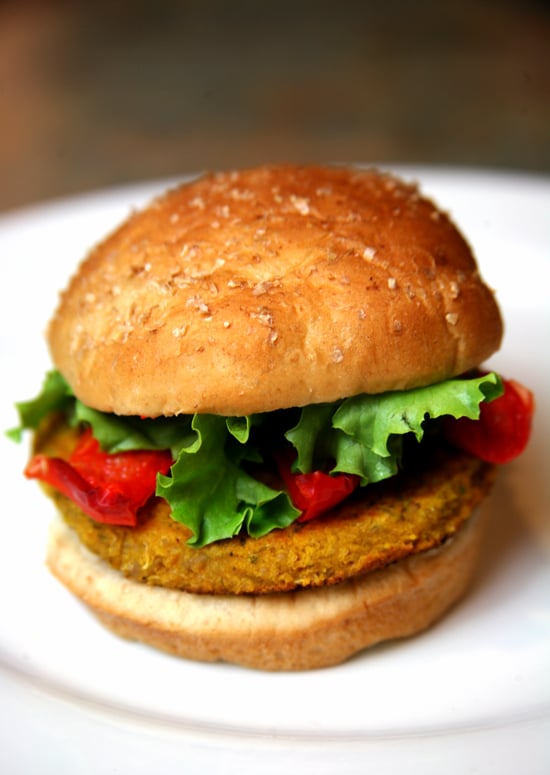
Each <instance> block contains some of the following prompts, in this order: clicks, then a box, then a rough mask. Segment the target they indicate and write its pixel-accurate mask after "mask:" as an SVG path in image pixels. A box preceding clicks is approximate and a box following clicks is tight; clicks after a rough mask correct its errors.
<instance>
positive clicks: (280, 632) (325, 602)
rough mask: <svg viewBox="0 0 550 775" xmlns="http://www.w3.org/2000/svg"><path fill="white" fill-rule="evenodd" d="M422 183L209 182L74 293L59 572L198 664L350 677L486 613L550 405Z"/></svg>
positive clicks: (349, 179) (39, 423)
mask: <svg viewBox="0 0 550 775" xmlns="http://www.w3.org/2000/svg"><path fill="white" fill-rule="evenodd" d="M501 338H502V320H501V316H500V313H499V309H498V306H497V303H496V301H495V298H494V295H493V292H492V291H491V290H490V289H489V288H488V287H487V286H486V285H485V284H484V282H483V280H482V278H481V277H480V274H479V271H478V267H477V265H476V261H475V259H474V257H473V255H472V252H471V249H470V247H469V246H468V244H467V242H466V241H465V239H464V237H463V236H462V235H461V234H460V232H459V231H458V229H457V227H456V226H455V225H454V224H453V223H452V221H451V220H450V218H449V217H448V216H447V215H446V214H445V213H444V212H442V211H441V210H440V209H439V208H438V207H437V206H436V205H435V204H434V203H433V202H432V201H430V200H429V199H427V198H426V197H425V196H424V195H422V194H421V193H420V191H419V189H418V188H417V186H415V185H412V184H408V183H405V182H403V181H402V180H399V179H397V178H396V177H394V176H392V175H390V174H387V173H382V172H379V171H376V170H365V169H355V168H340V167H332V166H327V167H323V166H293V165H269V166H262V167H259V168H255V169H247V170H243V171H236V172H220V173H217V174H208V175H204V176H202V177H200V178H198V179H193V180H191V181H187V182H185V183H183V184H182V185H180V186H178V187H176V188H174V189H172V190H169V191H168V192H166V193H164V194H163V195H161V196H159V197H158V198H156V199H155V200H154V201H153V202H151V203H150V204H149V205H148V206H147V207H145V208H144V209H142V210H140V211H137V212H134V213H132V214H131V215H130V216H129V217H128V218H127V220H126V221H125V222H124V223H123V224H122V225H121V226H120V227H119V228H118V229H116V230H115V231H114V232H113V233H111V234H110V235H109V236H107V237H106V238H105V239H104V240H103V241H101V242H100V243H99V244H98V245H97V246H95V247H94V248H93V249H92V250H91V252H90V253H89V254H88V256H87V257H86V258H85V259H84V260H83V262H82V263H81V264H80V266H79V267H78V269H77V270H76V273H75V274H74V276H73V277H72V279H71V280H70V282H69V284H68V286H67V288H66V290H65V291H64V292H63V293H62V294H61V297H60V300H59V305H58V308H57V310H56V312H55V314H54V316H53V319H52V320H51V322H50V325H49V328H48V332H47V339H48V344H49V348H50V352H51V357H52V361H53V368H52V370H51V371H50V372H49V373H48V374H47V375H46V378H45V380H44V384H43V387H42V390H41V392H40V393H39V395H38V396H37V397H36V398H34V399H32V400H30V401H26V402H22V403H19V404H18V405H17V408H18V410H19V415H20V425H19V427H18V428H17V429H15V431H14V432H13V434H12V435H13V436H15V437H17V438H20V437H21V435H22V432H23V431H24V430H26V429H30V430H31V431H32V433H33V453H32V456H31V459H30V461H29V463H28V465H27V467H26V471H25V473H26V475H27V476H28V477H29V478H31V479H38V480H39V481H40V482H41V483H42V485H43V486H44V488H45V490H46V491H47V493H48V494H49V495H50V496H51V497H52V498H53V500H54V502H55V504H56V506H57V510H58V512H59V515H60V518H59V519H56V521H55V522H54V524H53V526H52V530H51V536H50V541H49V547H48V553H47V564H48V566H49V568H50V569H51V571H52V572H53V574H54V575H55V576H56V577H57V578H58V579H59V580H60V581H61V582H62V583H63V584H64V585H66V586H67V587H68V588H69V590H71V592H72V593H74V594H75V595H76V596H77V597H78V598H80V599H81V600H82V601H83V602H84V603H85V605H86V606H88V607H89V609H91V611H93V613H94V614H96V616H97V617H98V618H99V619H100V621H101V622H103V623H104V624H105V625H106V626H107V627H108V628H110V629H111V630H113V631H114V632H115V633H117V634H119V635H121V636H123V637H125V638H129V639H134V640H137V641H141V642H143V643H145V644H148V645H150V646H153V647H156V648H158V649H161V650H164V651H167V652H169V653H172V654H174V655H178V656H180V657H184V658H187V659H192V660H201V661H225V662H229V663H234V664H238V665H242V666H246V667H251V668H257V669H263V670H306V669H312V668H320V667H327V666H330V665H335V664H338V663H341V662H343V661H344V660H347V659H348V658H350V657H351V656H352V655H354V654H356V653H358V652H359V651H362V650H363V649H365V648H367V647H369V646H371V645H373V644H375V643H379V642H381V641H385V640H388V639H394V638H404V637H407V636H410V635H413V634H414V633H418V632H420V631H421V630H424V629H425V628H427V627H429V626H430V625H432V624H433V623H434V622H436V621H437V620H438V619H440V618H441V617H442V616H443V614H444V613H445V612H446V611H447V610H448V609H449V608H450V607H451V606H452V605H453V604H454V603H456V602H457V601H458V600H459V599H460V598H461V597H462V596H463V594H464V593H465V591H466V590H467V588H468V586H469V584H470V581H471V579H472V577H473V575H474V572H475V568H476V565H477V564H478V561H479V558H480V555H481V556H482V550H480V546H481V541H482V536H483V528H484V524H485V520H484V518H483V516H482V512H483V510H482V509H480V506H481V504H482V502H484V501H485V499H486V497H487V495H488V494H489V492H490V490H491V487H492V485H493V483H494V480H495V476H496V472H497V469H498V468H499V466H500V464H502V463H505V462H507V461H508V460H510V459H512V458H513V457H515V456H516V455H518V454H520V452H521V451H522V450H523V448H524V447H525V445H526V443H527V440H528V438H529V429H530V423H531V415H532V412H533V397H532V395H531V393H530V392H529V391H528V390H527V389H526V388H524V387H523V386H522V385H520V384H519V383H517V382H514V381H513V380H507V379H504V378H503V377H502V376H501V375H498V374H496V373H494V372H491V371H486V370H484V369H483V366H482V364H483V363H484V361H485V360H486V359H488V358H489V356H491V355H492V354H493V353H494V352H495V351H496V350H497V349H498V348H499V346H500V343H501Z"/></svg>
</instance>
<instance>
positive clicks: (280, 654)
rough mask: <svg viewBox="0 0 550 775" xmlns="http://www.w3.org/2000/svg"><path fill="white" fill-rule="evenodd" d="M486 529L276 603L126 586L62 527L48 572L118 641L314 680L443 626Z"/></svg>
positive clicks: (56, 527)
mask: <svg viewBox="0 0 550 775" xmlns="http://www.w3.org/2000/svg"><path fill="white" fill-rule="evenodd" d="M483 525H484V520H483V519H482V518H481V515H480V514H478V515H476V516H475V517H472V518H471V519H470V520H469V521H468V522H467V523H466V525H465V527H463V528H462V529H461V530H460V531H459V532H458V533H457V534H456V535H455V536H454V537H453V538H452V539H450V540H449V541H448V542H446V543H445V544H443V545H442V546H441V547H440V548H438V549H435V550H431V551H429V552H426V553H424V554H419V555H415V556H413V557H410V558H407V559H406V560H402V561H400V562H398V563H395V564H393V565H390V566H388V567H387V568H384V569H383V570H378V571H373V572H371V573H367V574H366V575H363V576H358V577H356V578H354V579H352V580H350V581H346V582H343V583H341V584H337V585H335V586H331V587H323V588H320V589H310V590H301V591H298V592H283V593H278V594H272V595H261V596H231V595H225V596H223V595H197V594H192V593H188V592H181V591H176V590H169V589H165V588H162V587H150V586H147V585H145V584H141V583H139V582H136V581H131V580H128V579H126V578H124V577H123V576H122V575H121V574H119V573H118V572H117V571H115V570H113V569H112V568H111V567H110V566H109V565H107V564H106V563H105V562H103V561H102V560H100V559H99V558H98V557H97V556H96V555H94V554H91V553H90V552H88V551H87V550H86V549H85V548H84V547H83V546H82V544H81V543H80V541H79V540H78V538H77V537H76V535H75V534H74V533H73V532H72V531H71V530H70V528H68V527H67V526H66V525H65V524H64V523H62V522H61V520H59V521H56V522H54V524H53V526H52V532H51V538H50V544H49V554H48V565H49V567H50V569H51V570H52V572H53V573H54V574H55V576H57V578H58V579H59V580H60V581H61V582H62V583H63V584H65V585H66V586H67V587H68V588H69V589H70V590H71V591H72V592H73V593H74V594H75V595H76V596H77V597H79V598H80V599H81V600H82V601H83V602H84V603H85V604H86V605H87V606H88V607H89V608H90V609H91V610H92V611H93V612H94V613H95V614H96V615H97V616H98V617H99V619H100V620H101V621H102V622H103V624H105V625H106V626H107V627H108V628H110V629H111V630H113V631H114V632H115V633H117V634H118V635H121V636H123V637H126V638H130V639H135V640H138V641H141V642H143V643H146V644H149V645H151V646H154V647H155V648H158V649H161V650H163V651H167V652H169V653H171V654H175V655H177V656H180V657H185V658H188V659H193V660H200V661H207V662H214V661H224V662H230V663H234V664H238V665H243V666H246V667H251V668H258V669H262V670H309V669H313V668H321V667H328V666H330V665H335V664H338V663H340V662H343V661H344V660H346V659H348V658H349V657H351V656H352V655H354V654H356V653H357V652H359V651H361V650H362V649H364V648H367V647H368V646H372V645H374V644H375V643H379V642H380V641H384V640H388V639H393V638H402V637H406V636H409V635H413V634H415V633H417V632H420V631H421V630H423V629H425V628H426V627H428V626H430V625H431V624H432V623H434V622H435V621H436V620H437V619H439V618H440V617H441V616H442V614H443V613H444V612H445V611H446V610H447V609H448V608H449V607H450V606H451V605H452V604H453V603H455V602H456V601H457V600H459V599H460V597H461V596H462V595H463V593H464V592H465V591H466V589H467V587H468V585H469V583H470V581H471V579H472V576H473V574H474V571H475V567H476V563H477V557H478V554H479V547H480V543H481V538H482V534H483Z"/></svg>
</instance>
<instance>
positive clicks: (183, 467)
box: [9, 371, 502, 547]
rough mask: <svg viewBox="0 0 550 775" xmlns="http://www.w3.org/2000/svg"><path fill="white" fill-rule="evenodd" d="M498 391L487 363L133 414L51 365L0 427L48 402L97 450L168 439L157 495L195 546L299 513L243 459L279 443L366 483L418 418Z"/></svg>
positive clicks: (160, 444)
mask: <svg viewBox="0 0 550 775" xmlns="http://www.w3.org/2000/svg"><path fill="white" fill-rule="evenodd" d="M501 393H502V383H501V380H500V378H499V377H498V376H497V375H496V374H495V373H489V374H484V375H481V376H475V377H472V378H464V379H461V378H459V379H451V380H446V381H444V382H440V383H437V384H435V385H430V386H426V387H421V388H415V389H413V390H407V391H391V392H388V393H381V394H377V395H366V394H364V395H359V396H354V397H352V398H348V399H344V400H342V401H337V402H335V403H331V404H316V405H311V406H306V407H303V408H301V409H291V410H281V411H279V412H277V413H266V414H258V415H252V416H249V417H221V416H215V415H208V414H205V415H199V414H197V415H193V416H191V415H182V416H177V417H160V418H156V419H141V418H139V417H122V416H117V415H114V414H109V413H105V412H99V411H97V410H95V409H91V408H90V407H87V406H85V405H84V404H82V403H81V402H80V401H79V400H78V399H77V398H76V397H75V396H74V395H73V393H72V391H71V390H70V388H69V386H68V385H67V383H66V382H65V380H64V379H63V377H62V376H61V375H60V374H59V373H58V372H55V371H52V372H49V373H48V374H47V375H46V378H45V381H44V384H43V388H42V391H41V392H40V394H39V395H38V396H37V397H36V398H35V399H33V400H31V401H26V402H22V403H19V404H16V407H17V409H18V412H19V417H20V426H19V427H18V428H15V429H13V430H12V431H10V432H9V435H10V437H11V438H13V439H15V440H19V439H20V438H21V435H22V432H23V430H25V429H36V428H37V427H38V425H39V424H40V422H41V421H42V420H43V419H44V418H45V417H46V416H47V415H48V414H49V413H50V412H56V411H57V412H63V413H65V414H66V416H67V419H68V421H69V423H71V424H73V425H78V424H82V423H84V424H86V425H89V426H91V428H92V431H93V434H94V436H95V437H96V438H97V440H98V441H99V443H100V444H101V446H102V448H103V449H105V450H106V451H109V452H113V453H115V452H121V451H125V450H132V449H170V450H171V451H172V456H173V460H174V463H173V465H172V468H171V470H170V475H167V476H165V475H161V474H159V475H158V478H157V495H159V496H161V497H163V498H165V499H166V500H167V501H168V503H169V504H170V507H171V510H172V517H173V519H175V520H176V521H178V522H181V523H182V524H185V525H186V526H187V527H188V528H189V529H190V530H191V531H192V537H191V539H190V540H189V543H190V544H191V545H192V546H196V547H200V546H205V545H207V544H209V543H212V542H213V541H219V540H222V539H224V538H230V537H232V536H234V535H236V534H238V533H240V532H242V531H246V532H247V533H248V534H249V535H250V536H253V537H259V536H262V535H265V534H266V533H268V532H270V531H271V530H274V529H277V528H284V527H286V526H288V525H290V524H291V523H292V522H294V521H295V520H296V519H297V518H298V516H299V514H300V512H299V511H298V510H297V509H296V508H295V507H294V506H293V505H292V503H291V502H290V499H289V498H288V496H287V494H286V493H285V492H284V491H282V490H278V489H275V488H272V487H269V486H267V485H266V484H264V483H263V482H261V481H259V480H258V479H257V478H255V477H254V476H253V475H252V474H251V473H250V470H249V469H250V465H249V464H250V463H251V462H253V463H261V462H262V461H264V462H265V461H267V462H268V463H269V459H270V452H271V451H272V450H273V449H274V448H277V447H278V446H280V445H281V444H288V443H290V444H292V445H293V446H294V448H295V450H296V462H295V470H296V471H301V472H303V473H308V472H310V471H313V470H316V469H321V470H328V471H330V472H332V473H351V474H357V475H358V476H359V477H360V481H361V485H363V486H365V485H367V484H369V483H370V482H377V481H380V480H382V479H386V478H388V477H390V476H393V475H394V474H396V473H397V471H398V470H399V467H400V463H401V454H402V441H403V439H404V437H405V436H407V435H409V434H412V435H413V436H414V437H415V438H416V440H417V441H418V442H421V440H422V438H423V435H424V432H425V428H426V424H427V422H428V421H430V420H434V419H436V418H438V417H442V416H445V415H451V416H452V417H455V418H460V417H469V418H471V419H477V418H478V417H479V412H480V404H481V403H482V402H483V401H491V400H493V399H494V398H496V397H497V396H499V395H500V394H501Z"/></svg>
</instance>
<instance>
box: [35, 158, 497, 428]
mask: <svg viewBox="0 0 550 775" xmlns="http://www.w3.org/2000/svg"><path fill="white" fill-rule="evenodd" d="M501 336H502V322H501V318H500V315H499V311H498V308H497V305H496V303H495V300H494V298H493V294H492V292H491V290H490V289H489V288H487V286H486V285H485V284H484V283H483V281H482V279H481V278H480V276H479V273H478V269H477V266H476V263H475V260H474V258H473V255H472V253H471V250H470V248H469V246H468V244H467V243H466V241H465V240H464V238H463V237H462V235H461V234H460V232H459V231H458V230H457V228H456V227H455V226H454V225H453V223H452V222H451V221H450V219H449V218H448V217H447V215H446V214H445V213H443V212H441V211H440V210H439V209H438V208H437V207H436V206H435V205H434V204H433V203H432V202H431V201H429V200H427V199H426V198H424V197H423V196H421V195H420V193H419V191H418V189H417V188H416V187H415V186H414V185H408V184H405V183H403V182H401V181H399V180H397V179H395V178H394V177H392V176H390V175H387V174H382V173H379V172H376V171H373V170H358V169H341V168H336V167H311V166H291V165H283V166H281V165H277V166H265V167H260V168H257V169H251V170H245V171H242V172H224V173H219V174H213V175H207V176H204V177H202V178H200V179H198V180H193V181H191V182H190V183H187V184H184V185H182V186H180V187H179V188H176V189H174V190H171V191H169V192H168V193H166V194H165V195H163V196H161V197H159V198H158V199H156V200H155V201H154V202H153V203H152V204H151V205H150V206H148V207H147V208H145V209H144V210H142V211H140V212H137V213H134V214H132V215H131V216H130V217H129V218H128V219H127V221H126V222H125V223H124V224H123V225H122V226H121V227H120V228H118V229H117V230H116V231H115V232H114V233H113V234H111V235H110V236H109V237H108V238H107V239H106V240H104V241H103V242H101V243H100V244H99V245H98V246H97V247H96V248H95V249H94V250H93V251H92V252H91V253H90V254H89V256H88V257H87V258H86V259H85V261H84V262H83V263H82V264H81V266H80V268H79V270H78V272H77V273H76V275H75V276H74V277H73V279H72V280H71V282H70V284H69V286H68V288H67V290H66V291H65V292H64V293H63V295H62V297H61V300H60V305H59V307H58V310H57V313H56V315H55V317H54V319H53V321H52V322H51V325H50V328H49V333H48V338H49V344H50V348H51V353H52V358H53V361H54V363H55V365H56V367H57V368H58V369H59V370H60V371H61V373H62V374H63V376H64V377H65V379H66V380H67V381H68V383H69V384H70V385H71V388H72V389H73V390H74V392H75V394H76V395H77V397H78V398H79V399H80V400H81V401H83V402H84V403H86V404H87V405H89V406H91V407H93V408H96V409H99V410H101V411H105V412H114V413H116V414H122V415H140V416H148V417H156V416H161V415H167V416H171V415H178V414H190V413H195V412H198V413H212V414H222V415H228V416H231V415H236V416H239V415H248V414H252V413H258V412H266V411H272V410H276V409H279V408H286V407H292V406H303V405H306V404H310V403H320V402H329V401H335V400H338V399H340V398H343V397H347V396H352V395H356V394H360V393H378V392H383V391H388V390H394V389H408V388H412V387H416V386H420V385H425V384H431V383H433V382H436V381H439V380H442V379H447V378H449V377H452V376H455V375H458V374H461V373H463V372H466V371H468V370H469V369H472V368H474V367H476V366H478V365H479V364H480V363H481V362H483V360H484V359H486V358H487V357H488V356H489V355H491V354H492V353H493V352H494V351H495V350H496V349H497V348H498V346H499V344H500V340H501Z"/></svg>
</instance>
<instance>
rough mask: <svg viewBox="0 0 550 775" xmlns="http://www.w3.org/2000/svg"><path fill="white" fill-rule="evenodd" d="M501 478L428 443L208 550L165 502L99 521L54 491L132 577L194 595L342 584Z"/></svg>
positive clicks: (60, 430)
mask: <svg viewBox="0 0 550 775" xmlns="http://www.w3.org/2000/svg"><path fill="white" fill-rule="evenodd" d="M73 439H74V436H73V435H72V433H68V432H67V429H66V428H65V427H64V426H62V425H61V426H60V425H57V426H54V427H53V429H51V428H50V429H48V430H47V431H46V432H43V433H42V434H39V435H38V436H37V445H36V446H37V451H46V452H47V453H48V454H57V455H59V456H63V455H66V454H67V451H68V449H69V448H70V445H71V443H72V440H73ZM416 450H417V451H418V448H416ZM494 476H495V469H494V468H493V467H492V466H490V465H488V464H485V463H483V462H482V461H480V460H478V459H477V458H474V457H471V456H470V455H467V454H465V453H462V452H458V451H456V450H451V449H448V448H443V447H436V448H429V447H428V445H426V447H425V450H424V453H423V454H422V456H421V457H420V458H419V457H418V456H417V459H416V460H411V461H410V468H409V470H408V472H407V473H402V474H400V475H398V476H397V477H394V478H393V479H391V480H388V481H386V482H383V483H380V484H377V485H370V486H369V487H367V488H366V489H361V490H359V491H357V493H356V495H355V496H353V497H351V498H350V499H348V501H347V502H345V503H344V504H342V505H340V506H339V507H337V508H335V509H333V510H332V511H331V512H329V513H328V514H327V515H325V516H324V517H322V518H320V519H317V520H313V521H312V522H308V523H302V524H300V523H294V525H292V526H291V527H289V528H286V529H285V530H275V531H273V532H272V533H269V534H268V535H267V536H264V537H263V538H257V539H253V538H245V537H243V538H241V537H237V538H234V539H231V540H225V541H220V542H218V543H215V544H211V545H209V546H206V547H204V548H202V549H194V548H191V547H190V546H188V545H187V544H186V542H187V540H188V538H189V537H190V535H191V534H190V531H189V530H188V529H187V528H186V527H184V526H183V525H180V524H179V523H177V522H175V521H174V520H173V519H171V517H170V509H169V507H168V504H167V503H166V502H165V501H163V500H161V499H153V500H152V501H151V502H150V503H149V504H148V505H147V506H146V507H144V508H143V509H142V512H141V515H140V524H139V525H138V527H136V528H128V527H117V526H112V525H105V524H101V523H98V522H94V521H93V520H92V519H90V518H89V517H87V516H86V515H85V514H84V513H83V512H82V511H81V510H80V509H79V508H78V507H77V506H75V505H74V504H73V503H72V502H71V501H70V500H69V499H68V498H66V497H64V496H63V495H60V494H59V493H57V492H54V493H52V496H53V498H54V500H55V502H56V505H57V507H58V509H59V510H60V512H61V514H62V516H63V518H64V520H65V521H66V522H67V524H68V525H70V526H71V527H72V528H73V529H74V530H75V531H76V532H77V534H78V536H79V537H80V540H81V541H82V543H83V544H84V545H85V546H86V547H87V548H88V549H90V550H91V551H92V552H94V553H95V554H97V555H98V556H99V557H101V558H102V559H104V560H106V561H107V562H108V563H109V564H110V565H111V566H112V567H113V568H115V569H117V570H120V571H121V572H122V573H123V574H124V575H125V576H127V577H128V578H131V579H134V580H137V581H141V582H146V583H148V584H154V585H159V586H163V587H170V588H174V589H183V590H186V591H188V592H195V593H209V594H243V593H253V594H265V593H269V592H280V591H287V590H292V589H297V588H305V587H318V586H323V585H328V584H335V583H338V582H340V581H343V580H345V579H349V578H352V577H355V576H358V575H361V574H364V573H366V572H368V571H372V570H375V569H378V568H382V567H385V566H386V565H388V564H390V563H392V562H394V561H396V560H400V559H403V558H405V557H408V556H411V555H414V554H418V553H420V552H424V551H426V550H428V549H431V548H434V547H437V546H439V545H440V544H442V543H443V542H445V541H446V540H447V539H448V538H449V537H451V536H453V535H454V534H455V533H456V532H457V531H458V530H459V528H460V527H461V526H462V525H463V524H464V523H465V522H466V521H467V520H468V518H469V517H470V514H471V512H472V510H473V509H474V508H475V506H476V505H477V504H478V503H479V502H480V501H481V500H482V499H483V498H484V497H485V495H486V494H487V493H488V491H489V489H490V487H491V485H492V483H493V480H494Z"/></svg>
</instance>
